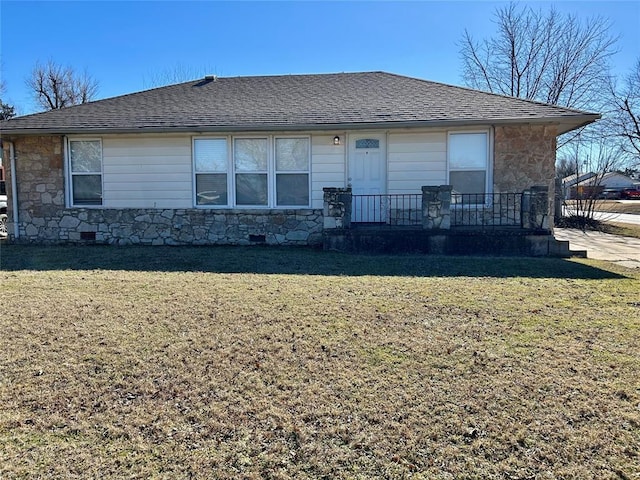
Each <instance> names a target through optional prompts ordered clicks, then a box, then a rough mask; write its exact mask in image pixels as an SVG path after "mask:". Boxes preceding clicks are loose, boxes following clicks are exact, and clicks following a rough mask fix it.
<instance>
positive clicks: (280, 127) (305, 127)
mask: <svg viewBox="0 0 640 480" xmlns="http://www.w3.org/2000/svg"><path fill="white" fill-rule="evenodd" d="M600 118H601V115H599V114H591V113H589V114H584V115H570V116H566V117H539V118H503V119H473V120H468V119H460V120H412V121H385V122H352V123H312V124H304V123H303V124H272V125H267V124H244V125H205V126H198V125H193V126H162V127H158V126H149V127H138V128H131V127H128V128H121V127H81V128H78V127H56V128H11V129H3V130H0V136H11V135H87V134H91V135H96V134H105V135H106V134H132V133H216V132H219V133H232V132H256V131H265V132H266V131H269V132H279V131H282V132H284V131H327V130H328V131H336V130H371V129H381V128H403V129H411V128H424V127H435V128H438V127H443V128H444V127H464V126H483V125H515V124H520V125H521V124H552V125H558V135H560V134H563V133H567V132H570V131H572V130H575V129H577V128H580V127H583V126H585V125H588V124H590V123H593V122H595V121H596V120H598V119H600Z"/></svg>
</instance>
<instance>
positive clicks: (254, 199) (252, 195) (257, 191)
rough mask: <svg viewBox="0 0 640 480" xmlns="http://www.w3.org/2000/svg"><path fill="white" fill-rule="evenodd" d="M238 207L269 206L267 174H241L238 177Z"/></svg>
mask: <svg viewBox="0 0 640 480" xmlns="http://www.w3.org/2000/svg"><path fill="white" fill-rule="evenodd" d="M236 204H237V205H266V204H267V174H266V173H239V174H237V175H236Z"/></svg>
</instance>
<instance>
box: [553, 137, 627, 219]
mask: <svg viewBox="0 0 640 480" xmlns="http://www.w3.org/2000/svg"><path fill="white" fill-rule="evenodd" d="M565 155H566V156H564V157H563V160H562V161H563V163H565V164H566V165H567V166H570V167H571V170H572V173H571V175H575V183H574V184H573V185H570V186H567V188H568V189H570V190H571V191H570V192H565V193H566V194H569V193H570V195H566V197H569V198H566V197H565V199H564V205H563V210H564V216H565V217H566V218H565V223H568V225H569V226H573V227H580V228H586V227H590V228H599V226H600V222H599V220H607V219H608V218H606V217H603V214H604V213H606V211H607V205H606V202H603V201H602V200H604V199H605V198H604V195H603V194H604V181H605V179H606V176H607V174H608V173H610V172H615V171H617V170H618V169H619V168H620V163H621V161H622V160H621V159H623V158H624V157H623V155H621V150H620V145H619V143H618V142H615V141H612V139H611V138H605V137H603V138H601V139H600V141H598V142H591V143H588V144H584V143H581V142H577V143H573V144H571V145H569V146H568V147H567V148H566V149H565ZM596 214H597V215H598V216H599V217H598V218H596Z"/></svg>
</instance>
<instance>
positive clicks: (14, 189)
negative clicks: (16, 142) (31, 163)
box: [7, 142, 20, 240]
mask: <svg viewBox="0 0 640 480" xmlns="http://www.w3.org/2000/svg"><path fill="white" fill-rule="evenodd" d="M7 143H8V144H9V163H10V168H11V217H12V219H11V220H12V221H13V237H14V238H15V239H16V240H17V239H18V238H20V228H18V179H17V174H16V154H15V149H14V147H13V142H7Z"/></svg>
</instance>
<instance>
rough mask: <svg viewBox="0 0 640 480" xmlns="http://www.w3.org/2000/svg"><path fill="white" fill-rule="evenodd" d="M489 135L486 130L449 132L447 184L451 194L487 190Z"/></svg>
mask: <svg viewBox="0 0 640 480" xmlns="http://www.w3.org/2000/svg"><path fill="white" fill-rule="evenodd" d="M488 164H489V135H488V133H487V132H481V133H468V132H459V133H458V132H455V133H450V134H449V184H450V185H451V186H452V189H453V192H452V193H453V194H482V195H483V197H484V193H485V192H486V191H487V180H488V179H487V171H488Z"/></svg>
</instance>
